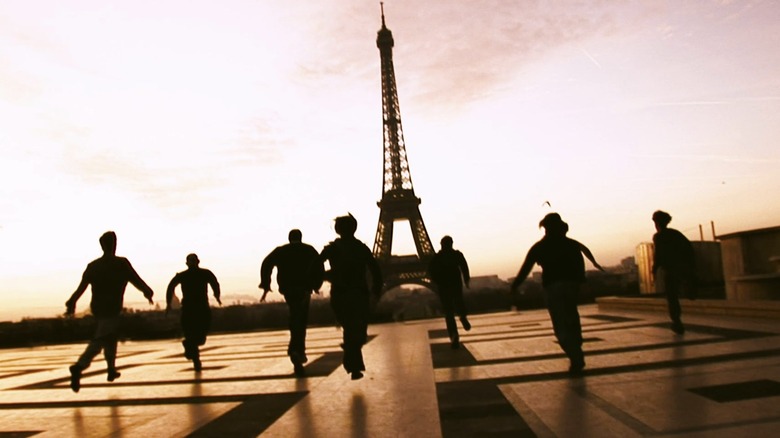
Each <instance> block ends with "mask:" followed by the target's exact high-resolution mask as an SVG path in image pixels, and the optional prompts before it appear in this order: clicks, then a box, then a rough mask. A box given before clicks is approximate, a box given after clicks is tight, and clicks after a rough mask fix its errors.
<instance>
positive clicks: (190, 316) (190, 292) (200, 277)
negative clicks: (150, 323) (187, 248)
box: [165, 254, 222, 372]
mask: <svg viewBox="0 0 780 438" xmlns="http://www.w3.org/2000/svg"><path fill="white" fill-rule="evenodd" d="M186 263H187V270H186V271H182V272H179V273H177V274H176V275H174V276H173V278H172V279H171V281H170V283H168V290H167V293H166V294H165V301H166V303H167V305H166V308H165V312H166V313H167V312H168V311H169V310H170V308H171V301H172V300H173V296H174V294H175V292H176V286H178V285H181V296H182V298H181V329H182V331H183V332H184V341H182V343H181V344H182V345H183V346H184V357H186V358H187V359H189V360H191V361H192V367H193V368H194V369H195V371H198V372H199V371H200V370H201V369H202V368H201V367H202V365H201V362H200V346H201V345H204V344H205V343H206V336H207V335H208V333H209V330H210V329H211V308H210V307H209V295H208V287H209V286H211V291H212V292H213V293H214V298H216V299H217V302H218V303H219V304H220V305H221V304H222V301H221V300H220V294H221V292H220V289H219V282H218V281H217V277H216V276H215V275H214V273H213V272H211V271H209V270H208V269H203V268H201V267H200V266H199V265H200V260H199V259H198V256H197V255H196V254H189V255H187V262H186Z"/></svg>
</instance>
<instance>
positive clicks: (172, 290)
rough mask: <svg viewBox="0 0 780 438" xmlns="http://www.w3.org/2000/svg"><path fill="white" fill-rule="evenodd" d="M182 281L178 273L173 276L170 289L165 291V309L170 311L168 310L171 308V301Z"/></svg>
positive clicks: (169, 285)
mask: <svg viewBox="0 0 780 438" xmlns="http://www.w3.org/2000/svg"><path fill="white" fill-rule="evenodd" d="M179 283H181V281H180V280H179V275H178V274H176V275H174V276H173V278H171V281H170V283H168V289H167V290H166V291H165V311H166V312H168V310H169V309H170V308H171V302H172V301H173V295H174V294H175V293H176V286H178V285H179Z"/></svg>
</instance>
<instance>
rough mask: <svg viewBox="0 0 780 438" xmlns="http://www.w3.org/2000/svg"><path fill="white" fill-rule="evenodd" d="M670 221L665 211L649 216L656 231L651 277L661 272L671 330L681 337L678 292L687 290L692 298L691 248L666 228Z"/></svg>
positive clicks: (677, 234)
mask: <svg viewBox="0 0 780 438" xmlns="http://www.w3.org/2000/svg"><path fill="white" fill-rule="evenodd" d="M671 221H672V216H670V215H669V213H667V212H665V211H661V210H658V211H656V212H655V213H653V222H654V223H655V229H656V233H655V234H654V235H653V245H654V246H655V249H654V254H655V255H654V257H653V275H654V276H656V278H658V271H659V270H660V271H661V275H662V279H663V285H664V289H665V290H664V292H665V293H666V302H667V303H668V304H669V317H670V318H671V320H672V330H673V331H674V332H675V333H677V334H678V335H681V334H683V333H685V326H683V323H682V319H681V318H680V315H681V314H682V311H681V309H680V293H681V292H682V291H683V290H688V291H689V292H690V293H691V294H692V295H693V288H694V277H695V275H696V271H695V262H694V255H693V245H691V242H690V241H689V240H688V238H686V237H685V236H684V235H683V234H682V233H681V232H679V231H677V230H675V229H673V228H669V222H671Z"/></svg>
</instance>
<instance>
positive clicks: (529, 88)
mask: <svg viewBox="0 0 780 438" xmlns="http://www.w3.org/2000/svg"><path fill="white" fill-rule="evenodd" d="M384 9H385V17H386V23H387V27H388V28H389V29H390V30H391V31H392V32H393V36H394V39H395V48H394V63H395V72H396V78H397V82H398V94H399V100H400V106H401V114H402V116H403V127H404V130H405V132H404V137H405V141H406V148H407V153H408V159H409V165H410V168H411V174H412V178H413V180H414V187H415V192H416V194H417V196H419V197H420V198H422V204H421V205H420V210H421V213H422V216H423V218H424V220H425V224H426V226H427V229H428V233H429V234H430V236H431V239H432V240H433V243H434V246H435V248H436V249H438V248H439V240H440V239H441V237H442V236H444V235H450V236H452V237H453V239H454V245H455V248H457V249H459V250H461V251H463V253H464V254H465V256H466V258H467V259H468V261H469V264H470V267H471V269H472V271H473V273H474V275H494V274H495V275H498V276H500V277H501V278H509V277H512V276H514V275H515V273H516V272H517V269H518V268H519V266H520V263H521V262H522V259H523V257H524V255H525V253H526V251H527V250H528V248H529V247H530V246H531V245H532V244H533V243H534V242H535V241H536V240H538V239H539V238H540V237H541V235H542V231H541V230H539V228H538V222H539V220H540V219H541V218H542V217H543V216H544V215H545V214H546V213H548V212H551V211H557V212H559V213H560V214H561V215H562V216H563V218H564V220H566V221H567V222H568V223H569V225H570V229H571V231H570V233H569V234H570V236H571V237H574V238H576V239H577V240H580V241H582V242H583V243H585V244H586V245H588V247H589V248H590V249H591V250H592V251H593V253H594V254H595V256H596V258H597V259H598V260H599V262H600V263H602V264H604V265H615V264H618V263H619V262H620V260H621V259H623V258H625V257H627V256H633V255H634V251H635V248H636V246H637V245H638V244H639V243H640V242H643V241H649V240H650V239H651V236H652V234H653V232H654V230H653V224H652V221H651V220H650V216H651V215H652V212H653V211H654V210H656V209H663V210H665V211H668V212H669V213H670V214H671V215H672V217H673V220H672V223H671V226H672V227H674V228H677V229H679V230H681V231H682V232H683V233H684V234H685V235H686V236H687V237H688V238H690V239H694V240H695V239H699V225H702V226H703V227H704V237H705V239H707V240H709V239H711V235H710V234H711V233H710V221H713V222H714V224H715V229H716V232H717V233H718V234H726V233H730V232H735V231H740V230H748V229H755V228H764V227H771V226H776V225H780V203H777V202H775V201H774V198H773V197H772V196H771V194H773V193H778V192H780V172H777V167H778V164H780V152H779V150H780V148H778V147H777V141H778V138H780V76H779V75H778V74H777V73H778V72H780V51H778V50H777V49H776V47H777V46H778V44H780V28H778V26H777V23H778V22H780V4H778V3H777V2H773V1H740V2H733V1H716V0H712V1H701V2H682V3H681V2H674V1H660V2H635V3H624V2H597V1H592V2H587V1H586V2H573V1H563V2H555V3H549V2H524V1H519V2H505V1H500V0H492V1H484V2H472V1H466V0H457V1H444V0H433V1H428V2H424V3H422V4H421V3H419V2H414V1H412V0H388V1H386V2H385V3H384ZM380 26H381V21H380V9H379V2H365V1H358V0H345V1H339V2H303V1H295V0H293V1H291V2H284V3H279V4H275V3H273V2H239V1H230V0H229V1H226V2H220V3H213V2H207V3H203V4H197V3H196V4H193V3H192V2H184V1H180V0H173V1H169V2H163V3H159V2H151V1H146V0H142V1H137V2H122V3H120V4H107V3H106V2H99V1H97V0H74V1H69V2H67V3H62V2H55V1H52V0H41V1H35V2H27V1H22V0H10V1H6V2H2V3H0V154H2V156H3V159H2V160H1V161H0V281H2V291H3V292H2V294H0V307H2V308H4V309H19V311H20V312H24V309H33V308H40V307H49V306H62V308H63V309H64V302H65V300H66V299H67V298H68V296H69V295H70V293H72V292H73V290H74V289H75V287H76V285H77V284H78V282H79V280H80V276H81V273H82V272H83V270H84V268H85V266H86V264H87V263H88V262H90V261H91V260H93V259H94V258H97V257H98V256H99V255H100V247H99V245H98V241H97V239H98V237H99V236H100V235H101V234H102V233H103V232H104V231H106V230H114V231H116V232H117V235H118V249H117V254H118V255H121V256H126V257H128V258H129V259H130V261H131V262H132V263H133V265H134V266H135V268H136V270H137V271H138V272H139V273H140V275H141V276H142V277H143V278H144V279H145V280H146V281H147V282H148V283H149V284H150V286H151V287H152V288H153V289H154V290H155V294H156V295H155V299H156V301H158V302H162V301H163V300H164V298H163V295H164V292H165V286H166V285H167V282H168V281H169V280H170V278H171V277H172V276H173V275H174V274H175V273H176V272H178V271H181V270H183V269H185V265H184V259H185V256H186V255H187V254H188V253H190V252H195V253H197V254H198V255H199V257H200V259H201V264H202V266H203V267H207V268H209V269H211V270H212V271H213V272H214V273H215V274H216V275H217V276H218V278H219V280H220V283H221V284H222V286H223V291H224V293H225V294H256V295H257V297H258V299H259V297H260V294H259V292H258V289H257V284H258V283H259V268H260V261H261V260H262V258H263V257H264V255H266V254H267V253H268V252H269V251H270V250H272V249H273V248H274V247H275V246H277V245H281V244H283V243H284V242H285V241H286V239H287V232H288V231H289V229H291V228H300V229H301V230H302V231H303V240H304V241H305V242H308V243H310V244H312V245H313V246H315V247H316V248H317V249H321V248H322V247H323V246H324V245H325V244H326V243H327V242H328V241H330V240H332V239H333V238H334V237H335V233H334V231H333V226H332V223H333V221H332V220H333V218H335V217H336V216H339V215H342V214H345V213H347V212H351V213H352V214H353V215H354V216H355V217H356V218H357V219H358V222H359V226H358V231H357V236H358V237H359V238H360V239H361V240H363V241H364V242H365V243H366V244H368V245H369V246H372V245H373V241H374V233H375V231H376V225H377V220H378V215H379V209H378V207H377V206H376V202H377V201H378V200H379V199H380V197H381V194H382V186H381V183H382V181H381V179H382V124H381V115H382V111H381V82H380V71H379V51H378V49H377V47H376V43H375V39H376V32H377V31H378V30H379V28H380ZM766 194H770V196H766ZM407 232H408V231H407ZM411 242H412V240H411V235H410V234H409V235H404V234H403V232H401V234H400V235H397V236H394V243H396V245H397V246H396V247H395V248H394V252H396V253H400V254H405V253H411V252H413V250H412V247H411ZM136 295H137V297H136ZM140 296H141V294H140V293H139V292H137V291H135V290H133V288H132V286H131V287H128V291H127V297H128V299H131V297H132V298H138V297H140ZM84 306H87V300H82V302H81V303H80V307H81V308H84Z"/></svg>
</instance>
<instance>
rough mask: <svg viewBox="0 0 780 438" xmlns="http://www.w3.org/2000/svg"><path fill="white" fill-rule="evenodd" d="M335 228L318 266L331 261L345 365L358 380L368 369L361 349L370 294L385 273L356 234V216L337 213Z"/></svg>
mask: <svg viewBox="0 0 780 438" xmlns="http://www.w3.org/2000/svg"><path fill="white" fill-rule="evenodd" d="M335 229H336V234H338V235H339V237H338V238H337V239H336V240H334V241H333V242H331V243H329V244H328V245H326V246H325V248H324V249H323V250H322V253H321V254H320V260H321V262H320V263H319V267H320V268H321V266H322V264H324V262H325V261H327V262H329V263H330V271H328V272H326V273H325V279H326V280H328V281H330V284H331V288H330V304H331V307H333V311H334V313H335V314H336V319H337V321H338V323H339V324H340V325H341V327H342V328H343V330H344V335H343V336H344V345H343V348H344V369H345V370H346V371H347V372H348V373H350V374H351V375H352V380H357V379H360V378H362V377H363V371H365V370H366V366H365V364H364V363H363V351H362V349H363V344H365V343H366V342H367V340H368V315H369V311H370V299H371V298H370V294H371V293H374V294H375V295H377V296H378V295H379V294H380V293H381V291H382V273H381V272H380V269H379V264H378V263H377V261H376V259H374V256H373V254H371V250H370V249H368V247H367V246H366V245H365V244H364V243H363V242H361V241H360V240H358V239H356V238H355V231H356V230H357V220H355V218H354V217H352V215H351V214H350V215H348V216H340V217H337V218H336V223H335ZM368 273H370V274H371V286H370V288H369V285H368V283H367V274H368Z"/></svg>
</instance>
